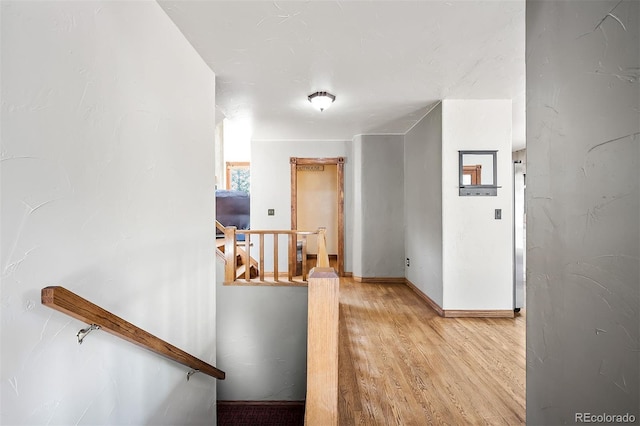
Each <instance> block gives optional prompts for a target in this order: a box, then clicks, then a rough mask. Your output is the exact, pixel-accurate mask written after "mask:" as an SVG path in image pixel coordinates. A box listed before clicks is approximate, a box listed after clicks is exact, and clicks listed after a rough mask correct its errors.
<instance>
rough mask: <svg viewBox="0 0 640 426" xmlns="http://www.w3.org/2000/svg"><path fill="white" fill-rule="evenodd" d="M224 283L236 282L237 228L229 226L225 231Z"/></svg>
mask: <svg viewBox="0 0 640 426" xmlns="http://www.w3.org/2000/svg"><path fill="white" fill-rule="evenodd" d="M224 257H225V260H226V263H225V265H224V282H225V283H232V282H234V281H235V280H236V268H237V265H236V260H237V259H236V227H235V226H227V227H226V228H225V230H224Z"/></svg>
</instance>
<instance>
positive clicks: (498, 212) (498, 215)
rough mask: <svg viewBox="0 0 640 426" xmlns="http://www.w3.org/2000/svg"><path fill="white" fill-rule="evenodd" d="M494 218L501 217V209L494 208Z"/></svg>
mask: <svg viewBox="0 0 640 426" xmlns="http://www.w3.org/2000/svg"><path fill="white" fill-rule="evenodd" d="M496 219H502V209H496Z"/></svg>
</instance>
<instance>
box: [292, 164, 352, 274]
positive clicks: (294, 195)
mask: <svg viewBox="0 0 640 426" xmlns="http://www.w3.org/2000/svg"><path fill="white" fill-rule="evenodd" d="M289 163H290V165H291V229H297V227H298V210H297V209H298V166H299V165H333V164H335V165H336V166H337V167H336V168H337V170H338V188H337V190H338V191H337V192H338V194H337V195H338V197H337V198H338V200H337V202H338V276H340V277H342V276H344V157H335V158H300V157H290V158H289Z"/></svg>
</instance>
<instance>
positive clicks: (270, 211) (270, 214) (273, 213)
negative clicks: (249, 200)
mask: <svg viewBox="0 0 640 426" xmlns="http://www.w3.org/2000/svg"><path fill="white" fill-rule="evenodd" d="M275 214H276V209H269V210H267V215H269V216H275Z"/></svg>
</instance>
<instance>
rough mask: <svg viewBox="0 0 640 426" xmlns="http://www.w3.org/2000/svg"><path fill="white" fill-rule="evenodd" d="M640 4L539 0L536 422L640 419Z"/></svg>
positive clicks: (534, 122)
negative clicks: (579, 416) (583, 416)
mask: <svg viewBox="0 0 640 426" xmlns="http://www.w3.org/2000/svg"><path fill="white" fill-rule="evenodd" d="M639 9H640V3H639V2H637V1H633V0H622V1H619V0H613V1H591V2H560V1H555V2H550V1H529V2H527V94H528V102H527V103H528V107H527V144H528V145H527V203H528V213H527V216H528V217H527V220H528V223H527V268H528V270H527V424H531V425H550V424H574V423H576V413H584V412H589V413H593V414H603V413H607V414H620V415H623V414H625V413H630V414H633V415H635V417H636V422H637V421H638V419H639V418H640V408H639V406H640V403H639V401H640V393H639V387H640V385H639V381H640V371H639V366H640V272H639V265H640V229H639V228H640V207H639V198H640V197H639V195H640V194H639V192H640V187H639V185H640V175H639V170H640V169H639V165H640V164H639V162H640V120H639V111H640V104H639V103H640V88H639V83H638V77H639V72H638V71H639V70H640V60H639V50H640V49H639V40H640V34H639V33H638V24H639V19H640V18H639V17H640V10H639Z"/></svg>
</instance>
